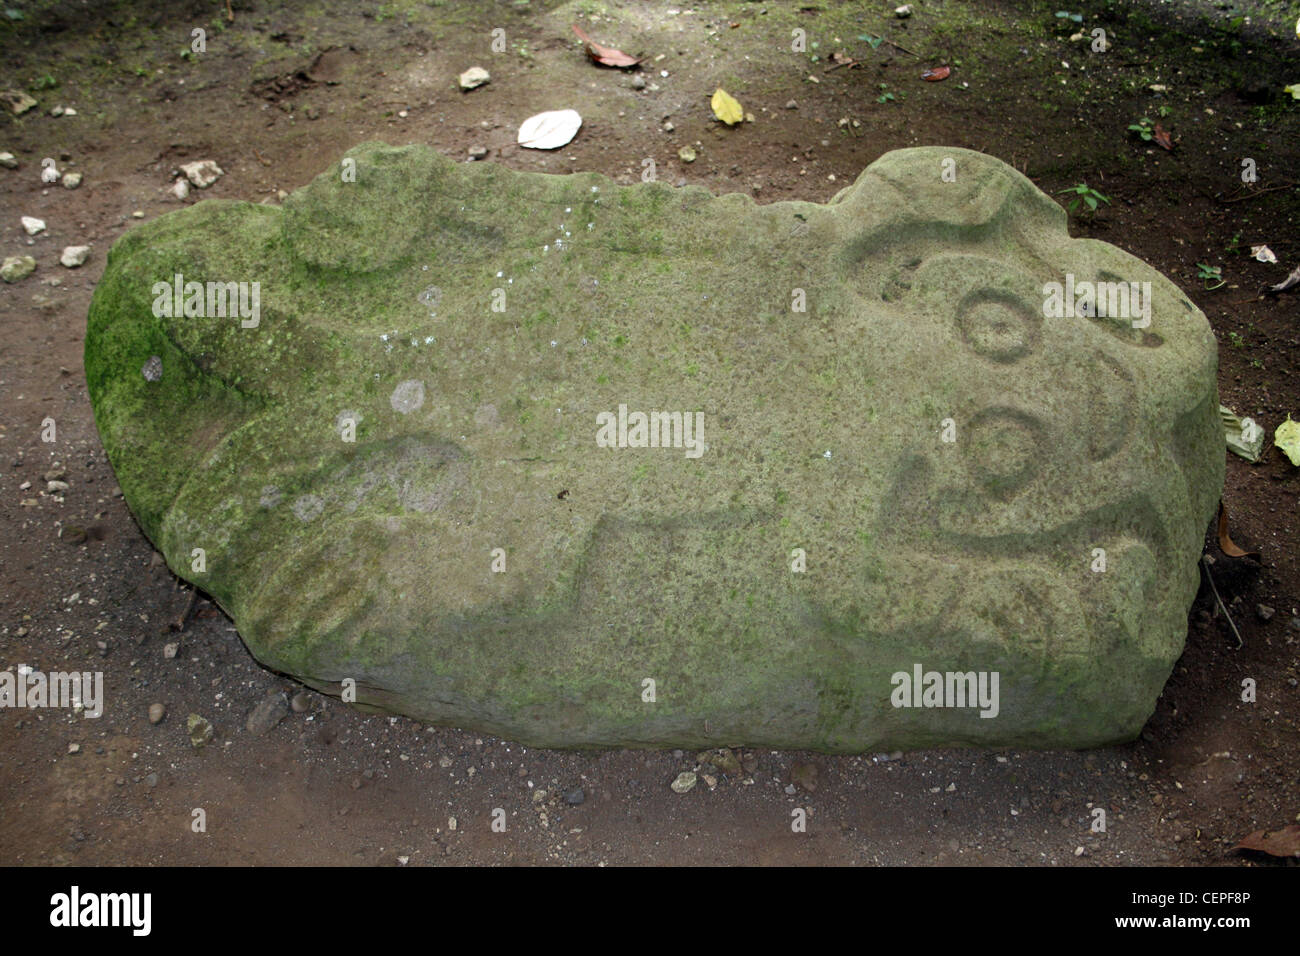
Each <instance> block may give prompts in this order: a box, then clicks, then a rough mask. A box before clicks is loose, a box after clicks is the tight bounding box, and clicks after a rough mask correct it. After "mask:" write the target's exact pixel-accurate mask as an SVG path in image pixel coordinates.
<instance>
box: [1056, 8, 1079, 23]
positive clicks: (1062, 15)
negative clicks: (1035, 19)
mask: <svg viewBox="0 0 1300 956" xmlns="http://www.w3.org/2000/svg"><path fill="white" fill-rule="evenodd" d="M1056 19H1058V20H1069V21H1071V22H1072V23H1082V22H1083V14H1082V13H1071V12H1070V11H1068V10H1057V11H1056Z"/></svg>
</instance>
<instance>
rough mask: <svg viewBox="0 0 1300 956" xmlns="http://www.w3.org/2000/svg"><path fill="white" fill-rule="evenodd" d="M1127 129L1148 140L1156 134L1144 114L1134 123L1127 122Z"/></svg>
mask: <svg viewBox="0 0 1300 956" xmlns="http://www.w3.org/2000/svg"><path fill="white" fill-rule="evenodd" d="M1129 131H1130V132H1134V133H1137V134H1138V136H1140V137H1142V139H1144V140H1146V141H1147V142H1150V141H1151V140H1152V139H1153V138H1154V137H1155V135H1156V131H1155V127H1154V126H1153V125H1152V123H1151V121H1150V120H1149V119H1147V118H1146V117H1145V116H1144V117H1142V118H1141V119H1140V120H1138V121H1137V122H1136V123H1130V124H1129Z"/></svg>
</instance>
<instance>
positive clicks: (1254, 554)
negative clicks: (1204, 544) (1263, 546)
mask: <svg viewBox="0 0 1300 956" xmlns="http://www.w3.org/2000/svg"><path fill="white" fill-rule="evenodd" d="M1219 548H1220V549H1222V551H1223V553H1224V554H1226V555H1227V556H1228V557H1230V558H1254V559H1255V560H1256V561H1258V560H1259V552H1258V551H1243V550H1241V548H1239V547H1237V546H1236V545H1235V544H1233V543H1232V538H1230V537H1228V509H1227V508H1226V507H1225V506H1224V504H1223V502H1222V501H1220V502H1219Z"/></svg>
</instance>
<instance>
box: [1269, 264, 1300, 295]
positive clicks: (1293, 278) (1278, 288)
mask: <svg viewBox="0 0 1300 956" xmlns="http://www.w3.org/2000/svg"><path fill="white" fill-rule="evenodd" d="M1297 285H1300V266H1296V267H1295V269H1294V270H1292V272H1291V274H1290V275H1289V276H1287V277H1286V278H1285V279H1283V280H1282V281H1281V282H1279V283H1278V284H1277V285H1271V286H1269V287H1268V291H1269V292H1285V291H1286V290H1287V289H1293V288H1295V287H1296V286H1297Z"/></svg>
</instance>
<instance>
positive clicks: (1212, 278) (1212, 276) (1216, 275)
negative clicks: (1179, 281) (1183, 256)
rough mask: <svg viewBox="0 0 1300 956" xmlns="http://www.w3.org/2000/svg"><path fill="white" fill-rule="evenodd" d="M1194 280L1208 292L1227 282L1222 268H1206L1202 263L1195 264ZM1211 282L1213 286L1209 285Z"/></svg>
mask: <svg viewBox="0 0 1300 956" xmlns="http://www.w3.org/2000/svg"><path fill="white" fill-rule="evenodd" d="M1196 278H1198V279H1200V280H1201V281H1202V282H1204V283H1205V288H1206V289H1207V290H1208V291H1210V292H1213V291H1214V290H1215V289H1217V288H1218V287H1219V286H1221V285H1223V284H1224V283H1225V282H1227V281H1228V280H1227V279H1225V278H1223V266H1207V265H1206V264H1205V263H1204V262H1198V263H1196ZM1211 282H1213V283H1214V285H1210V283H1211ZM1234 344H1235V343H1234Z"/></svg>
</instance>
